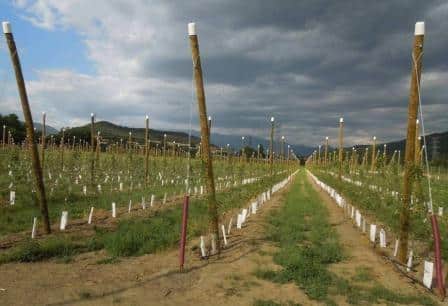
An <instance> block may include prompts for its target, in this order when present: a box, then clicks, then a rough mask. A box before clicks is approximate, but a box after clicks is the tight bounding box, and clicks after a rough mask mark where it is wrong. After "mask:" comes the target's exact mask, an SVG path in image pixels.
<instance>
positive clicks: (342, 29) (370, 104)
mask: <svg viewBox="0 0 448 306" xmlns="http://www.w3.org/2000/svg"><path fill="white" fill-rule="evenodd" d="M111 5H113V6H117V7H116V10H117V11H119V13H120V16H124V17H126V18H127V17H129V19H130V20H132V18H136V19H137V17H136V16H138V14H139V12H140V11H142V10H143V8H141V7H139V6H140V5H143V4H141V3H140V2H137V4H134V2H133V1H129V2H127V1H126V2H124V1H114V2H113V4H111ZM148 7H149V8H147V9H148V10H152V11H157V12H160V13H157V15H156V16H155V17H154V24H151V22H153V21H152V20H149V21H148V22H149V23H150V24H149V26H148V29H150V30H157V31H155V34H154V38H153V39H152V40H151V41H149V42H148V43H147V44H145V45H143V46H142V45H138V41H137V43H135V42H130V43H128V44H124V45H123V46H118V45H114V46H113V47H116V48H118V47H120V48H121V49H122V50H125V52H124V53H125V54H129V57H130V58H131V59H132V56H133V55H135V56H140V55H141V54H142V53H144V52H145V51H146V49H148V50H149V49H150V50H152V52H149V53H148V54H146V55H145V56H142V57H141V61H140V62H139V64H138V65H136V67H137V68H136V69H135V70H136V72H135V73H136V74H137V75H138V76H139V77H147V78H149V77H151V78H154V77H156V78H158V79H160V80H163V81H165V82H168V83H170V82H182V81H184V82H191V77H192V75H191V73H192V72H191V58H190V53H189V46H188V38H187V37H186V24H187V22H189V21H195V22H197V28H198V33H199V41H200V47H201V56H202V64H203V69H204V76H205V82H206V95H207V99H208V109H209V112H210V113H211V114H212V115H214V116H215V117H216V123H215V124H214V127H215V129H216V130H217V131H218V132H228V133H231V132H233V133H241V134H244V133H252V134H254V135H258V136H264V137H265V136H266V135H264V134H266V131H265V127H266V124H267V121H268V118H269V117H270V116H271V115H273V116H276V118H277V120H278V122H279V123H281V127H282V129H283V131H284V132H285V133H288V135H287V136H288V138H289V139H291V142H292V143H304V144H310V145H316V144H317V143H318V142H320V141H321V140H322V139H323V138H324V137H325V136H326V135H329V136H332V137H334V136H335V135H336V134H335V133H336V131H337V124H338V118H339V117H340V116H344V117H345V119H346V127H347V133H349V135H348V140H349V141H352V142H358V141H368V140H369V139H370V138H371V136H373V135H376V136H377V137H378V138H379V139H383V140H392V139H397V138H400V137H403V135H404V134H405V130H404V127H405V123H406V108H407V103H408V91H409V79H408V78H409V75H410V72H411V46H412V42H413V31H414V24H415V22H416V21H419V20H424V21H425V22H426V28H427V31H426V37H425V55H424V64H423V65H424V70H423V71H424V73H423V80H422V92H423V98H424V105H425V111H426V112H425V114H426V117H427V121H426V122H427V125H428V127H427V131H441V130H446V129H447V127H448V119H445V118H444V116H443V115H442V113H444V112H446V111H447V110H448V108H447V107H446V104H445V102H444V101H445V100H446V96H447V94H448V92H447V90H446V89H445V88H446V86H445V84H446V82H447V81H448V72H447V69H448V60H447V55H446V49H447V48H448V35H446V31H447V30H448V4H447V3H446V2H445V1H421V0H418V1H417V0H409V1H408V0H406V1H405V0H395V1H355V0H351V1H323V0H309V1H286V0H284V1H236V0H235V1H203V0H200V1H160V2H158V1H155V2H154V3H151V5H149V4H148ZM64 14H69V13H67V12H64ZM62 15H63V14H62ZM140 17H141V16H140ZM140 17H138V18H140ZM66 19H68V20H69V18H66ZM72 19H75V18H72ZM81 20H82V19H81ZM171 24H172V26H170V25H171ZM102 27H107V23H106V22H105V23H104V25H102ZM142 31H143V30H142ZM143 34H145V33H143ZM143 36H144V35H143ZM87 37H88V39H89V40H94V38H97V36H88V35H87ZM92 37H93V38H92ZM187 84H188V83H187ZM182 90H183V91H181V92H180V93H177V95H176V94H174V93H171V92H168V91H167V92H164V93H163V94H162V93H161V92H160V91H158V89H157V88H156V89H154V88H148V90H145V89H141V88H139V89H137V91H138V92H139V93H140V94H141V95H143V96H145V99H143V100H144V101H148V100H156V99H161V100H162V101H163V103H158V104H157V106H158V107H167V111H166V112H164V113H163V116H164V122H169V121H170V120H175V121H176V122H188V111H187V110H188V104H187V106H186V104H185V103H188V102H190V100H191V98H190V97H189V96H188V94H186V93H188V90H186V89H185V88H184V89H182ZM140 101H141V100H136V102H135V104H136V109H135V110H134V112H133V113H132V114H131V115H130V116H131V117H132V116H134V115H136V114H138V113H139V112H140V111H141V107H140V108H138V102H140ZM176 103H177V104H176ZM176 105H179V106H178V109H179V110H181V111H178V112H173V111H172V110H173V109H176ZM125 110H126V106H123V105H116V107H115V108H114V109H109V111H108V110H107V108H104V110H103V111H104V112H105V116H106V114H107V113H108V112H109V114H110V115H111V116H117V115H119V114H120V113H123V112H125ZM330 134H331V135H330Z"/></svg>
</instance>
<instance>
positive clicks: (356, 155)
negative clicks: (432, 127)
mask: <svg viewBox="0 0 448 306" xmlns="http://www.w3.org/2000/svg"><path fill="white" fill-rule="evenodd" d="M341 121H343V118H341ZM416 126H417V131H418V126H419V123H418V120H417V123H416ZM343 128H344V126H343V122H341V124H340V126H339V130H340V134H341V135H342V137H341V139H342V142H341V144H340V149H339V150H342V151H343V152H345V157H344V153H343V154H342V156H343V157H342V163H348V164H349V165H350V168H351V169H355V168H356V166H358V165H362V166H363V167H368V166H370V171H371V172H372V173H374V171H376V170H377V167H378V160H379V158H380V157H382V165H383V166H386V165H394V164H395V165H401V163H402V160H401V150H394V152H393V153H392V155H390V158H389V154H388V152H387V144H383V150H382V151H381V149H379V148H378V145H377V138H376V137H375V136H374V137H373V143H372V145H371V146H370V148H369V147H368V146H366V147H365V148H364V152H363V153H362V150H361V149H357V148H355V147H352V148H351V149H350V148H344V140H343V139H344V138H343ZM416 135H417V137H416V138H415V164H416V165H419V166H421V165H422V164H423V158H424V154H423V153H424V145H422V143H421V142H422V139H421V136H418V134H417V133H416ZM328 142H329V137H328V136H327V137H325V144H324V145H323V148H322V145H319V146H318V149H317V150H314V151H313V153H312V154H311V155H310V156H309V158H308V160H307V163H312V164H313V165H317V166H327V165H331V164H335V163H339V159H338V156H337V155H338V153H339V150H333V151H331V152H330V151H329V144H328ZM322 149H323V150H322ZM388 158H389V159H388Z"/></svg>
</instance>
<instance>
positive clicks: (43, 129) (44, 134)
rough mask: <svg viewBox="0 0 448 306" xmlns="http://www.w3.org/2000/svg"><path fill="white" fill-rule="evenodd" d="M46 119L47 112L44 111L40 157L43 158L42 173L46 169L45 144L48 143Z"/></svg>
mask: <svg viewBox="0 0 448 306" xmlns="http://www.w3.org/2000/svg"><path fill="white" fill-rule="evenodd" d="M45 119H46V114H45V112H43V113H42V131H41V133H42V136H41V141H42V143H41V151H40V158H41V167H42V173H43V172H44V171H45V145H46V141H45V137H46V136H47V135H46V131H45Z"/></svg>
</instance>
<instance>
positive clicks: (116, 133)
mask: <svg viewBox="0 0 448 306" xmlns="http://www.w3.org/2000/svg"><path fill="white" fill-rule="evenodd" d="M95 130H96V131H97V132H98V131H99V132H101V136H102V137H103V138H104V139H105V141H112V142H120V139H123V142H127V140H128V139H129V132H131V133H132V140H133V141H136V142H139V143H141V144H143V143H144V139H145V129H144V128H130V127H126V126H120V125H116V124H113V123H111V122H108V121H98V122H96V123H95ZM164 134H166V135H167V141H169V142H173V141H175V142H177V143H183V144H186V143H188V134H187V133H183V132H173V131H164V130H154V129H150V130H149V135H150V136H149V138H150V140H151V141H162V140H163V135H164ZM65 135H66V137H72V136H76V137H77V138H82V139H88V140H90V124H86V125H83V126H79V127H73V128H65ZM58 136H60V135H58ZM199 141H200V140H199V138H198V137H195V136H192V138H191V143H192V144H197V143H199Z"/></svg>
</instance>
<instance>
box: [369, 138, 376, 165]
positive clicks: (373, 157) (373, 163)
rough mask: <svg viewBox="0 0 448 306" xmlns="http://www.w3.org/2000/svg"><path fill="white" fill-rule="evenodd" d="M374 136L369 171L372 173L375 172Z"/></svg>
mask: <svg viewBox="0 0 448 306" xmlns="http://www.w3.org/2000/svg"><path fill="white" fill-rule="evenodd" d="M375 155H376V136H373V145H372V163H371V164H370V171H371V172H372V173H374V171H375V161H376V156H375Z"/></svg>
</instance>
